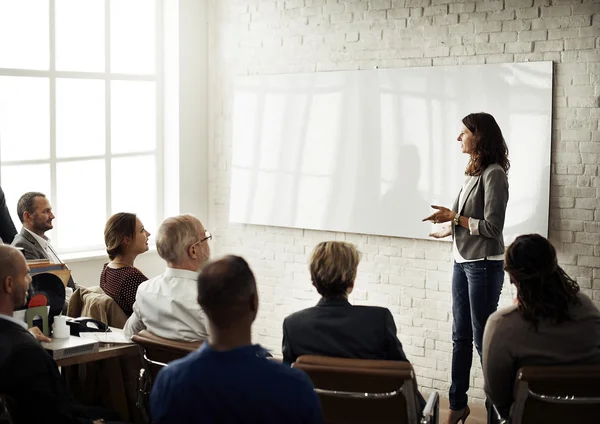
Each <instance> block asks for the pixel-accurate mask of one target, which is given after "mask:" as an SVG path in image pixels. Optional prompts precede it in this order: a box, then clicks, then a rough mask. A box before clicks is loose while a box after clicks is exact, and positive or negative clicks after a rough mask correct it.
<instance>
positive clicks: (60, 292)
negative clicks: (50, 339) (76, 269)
mask: <svg viewBox="0 0 600 424" xmlns="http://www.w3.org/2000/svg"><path fill="white" fill-rule="evenodd" d="M30 287H31V291H30V294H31V297H33V296H34V295H36V294H37V293H44V294H45V295H46V297H47V298H48V305H49V306H50V312H48V325H49V326H50V328H52V323H53V322H54V317H55V316H57V315H60V314H61V313H62V312H63V310H65V307H66V305H67V304H66V302H65V285H64V284H63V282H62V280H61V279H60V278H59V277H58V276H56V275H54V274H49V273H41V274H36V275H34V276H33V277H32V278H31V286H30ZM27 302H28V303H29V298H28V299H27ZM65 312H66V310H65Z"/></svg>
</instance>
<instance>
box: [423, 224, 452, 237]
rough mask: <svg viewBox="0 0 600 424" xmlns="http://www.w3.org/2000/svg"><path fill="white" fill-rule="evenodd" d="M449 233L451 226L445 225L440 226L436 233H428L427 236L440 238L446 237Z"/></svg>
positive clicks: (450, 232)
mask: <svg viewBox="0 0 600 424" xmlns="http://www.w3.org/2000/svg"><path fill="white" fill-rule="evenodd" d="M451 234H452V227H450V226H447V227H444V228H442V229H441V230H440V231H438V232H437V233H430V234H429V237H433V238H436V239H441V238H444V237H448V236H449V235H451Z"/></svg>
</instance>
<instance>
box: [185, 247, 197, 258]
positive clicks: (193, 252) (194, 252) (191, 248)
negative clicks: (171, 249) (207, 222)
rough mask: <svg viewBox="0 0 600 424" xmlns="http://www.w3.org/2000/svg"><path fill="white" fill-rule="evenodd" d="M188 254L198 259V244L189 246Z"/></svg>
mask: <svg viewBox="0 0 600 424" xmlns="http://www.w3.org/2000/svg"><path fill="white" fill-rule="evenodd" d="M187 254H188V256H189V257H190V258H192V259H196V257H197V256H198V251H197V250H196V245H191V246H190V247H188V249H187Z"/></svg>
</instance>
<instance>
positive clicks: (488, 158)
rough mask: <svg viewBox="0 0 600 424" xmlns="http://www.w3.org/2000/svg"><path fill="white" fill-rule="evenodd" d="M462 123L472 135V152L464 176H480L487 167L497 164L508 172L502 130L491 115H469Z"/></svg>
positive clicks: (508, 164) (506, 153)
mask: <svg viewBox="0 0 600 424" xmlns="http://www.w3.org/2000/svg"><path fill="white" fill-rule="evenodd" d="M462 123H463V124H464V125H465V127H467V128H468V129H469V131H471V132H472V133H473V141H474V144H473V151H472V153H471V158H470V160H469V164H468V165H467V169H466V170H465V174H466V175H481V173H482V172H483V170H484V169H485V168H486V167H488V166H489V165H493V164H498V165H500V166H501V167H502V169H504V172H508V169H509V168H510V161H509V160H508V147H507V146H506V141H504V137H503V136H502V130H501V129H500V127H499V126H498V123H497V122H496V120H495V119H494V117H493V116H492V115H490V114H489V113H485V112H480V113H471V114H469V115H467V116H465V117H464V118H463V120H462Z"/></svg>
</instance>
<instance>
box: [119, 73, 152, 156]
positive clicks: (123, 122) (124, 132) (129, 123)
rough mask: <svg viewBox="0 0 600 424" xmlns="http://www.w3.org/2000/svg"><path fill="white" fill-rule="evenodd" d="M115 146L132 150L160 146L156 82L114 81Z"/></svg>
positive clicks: (126, 150)
mask: <svg viewBox="0 0 600 424" xmlns="http://www.w3.org/2000/svg"><path fill="white" fill-rule="evenodd" d="M111 87H112V90H111V150H112V152H113V153H131V152H143V151H150V150H154V148H155V146H156V85H155V83H154V82H146V81H113V82H112V86H111Z"/></svg>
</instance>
